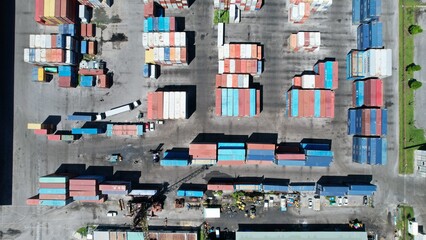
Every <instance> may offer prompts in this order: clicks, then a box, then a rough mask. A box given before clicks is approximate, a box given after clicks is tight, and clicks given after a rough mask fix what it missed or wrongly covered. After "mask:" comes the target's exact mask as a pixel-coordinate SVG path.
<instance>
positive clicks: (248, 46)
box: [246, 44, 257, 58]
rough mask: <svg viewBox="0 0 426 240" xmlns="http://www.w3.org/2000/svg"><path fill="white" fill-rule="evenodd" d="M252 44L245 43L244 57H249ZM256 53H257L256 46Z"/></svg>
mask: <svg viewBox="0 0 426 240" xmlns="http://www.w3.org/2000/svg"><path fill="white" fill-rule="evenodd" d="M253 45H254V44H250V45H249V44H247V45H246V58H251V55H252V54H253V53H252V52H251V46H253ZM256 55H257V48H256Z"/></svg>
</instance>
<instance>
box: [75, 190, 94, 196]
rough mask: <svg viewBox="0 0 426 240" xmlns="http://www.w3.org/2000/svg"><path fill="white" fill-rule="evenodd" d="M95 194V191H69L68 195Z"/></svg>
mask: <svg viewBox="0 0 426 240" xmlns="http://www.w3.org/2000/svg"><path fill="white" fill-rule="evenodd" d="M97 194H98V192H97V191H70V197H78V196H96V195H97Z"/></svg>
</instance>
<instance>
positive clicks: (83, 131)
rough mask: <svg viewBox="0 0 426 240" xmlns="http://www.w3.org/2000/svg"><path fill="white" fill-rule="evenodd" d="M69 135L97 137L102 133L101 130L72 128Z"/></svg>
mask: <svg viewBox="0 0 426 240" xmlns="http://www.w3.org/2000/svg"><path fill="white" fill-rule="evenodd" d="M71 133H72V134H73V135H97V134H101V133H104V131H103V130H102V129H101V128H72V129H71Z"/></svg>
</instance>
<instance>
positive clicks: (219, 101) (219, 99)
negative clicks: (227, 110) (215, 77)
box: [216, 89, 222, 116]
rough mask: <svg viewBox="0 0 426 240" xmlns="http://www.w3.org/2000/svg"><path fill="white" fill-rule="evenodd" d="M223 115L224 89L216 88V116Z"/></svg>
mask: <svg viewBox="0 0 426 240" xmlns="http://www.w3.org/2000/svg"><path fill="white" fill-rule="evenodd" d="M221 115H222V89H216V116H221Z"/></svg>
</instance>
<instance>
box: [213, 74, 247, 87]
mask: <svg viewBox="0 0 426 240" xmlns="http://www.w3.org/2000/svg"><path fill="white" fill-rule="evenodd" d="M249 85H250V74H216V87H217V88H248V87H249Z"/></svg>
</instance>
